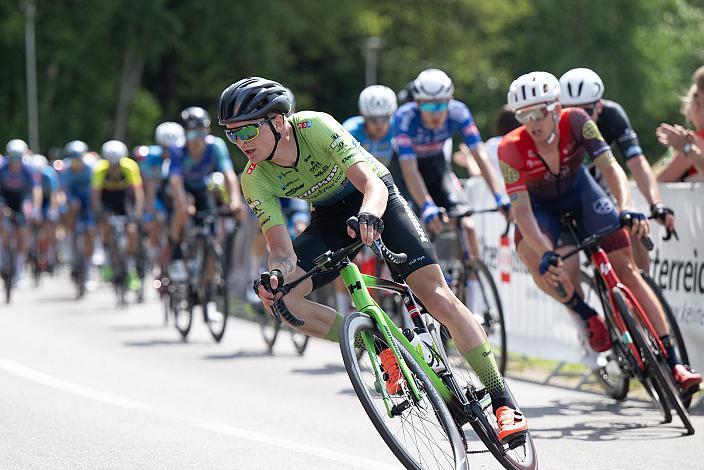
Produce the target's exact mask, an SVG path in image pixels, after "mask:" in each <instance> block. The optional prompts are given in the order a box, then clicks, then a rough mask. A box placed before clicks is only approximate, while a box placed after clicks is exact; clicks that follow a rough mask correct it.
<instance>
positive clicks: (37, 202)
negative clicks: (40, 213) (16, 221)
mask: <svg viewBox="0 0 704 470" xmlns="http://www.w3.org/2000/svg"><path fill="white" fill-rule="evenodd" d="M32 205H33V206H34V208H35V209H39V208H40V207H42V187H41V186H35V187H34V188H33V189H32Z"/></svg>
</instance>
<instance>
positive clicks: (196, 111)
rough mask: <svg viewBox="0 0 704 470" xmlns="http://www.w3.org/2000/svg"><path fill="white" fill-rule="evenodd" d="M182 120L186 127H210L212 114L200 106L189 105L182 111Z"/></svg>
mask: <svg viewBox="0 0 704 470" xmlns="http://www.w3.org/2000/svg"><path fill="white" fill-rule="evenodd" d="M181 120H182V121H183V127H185V128H186V129H196V128H198V127H210V114H208V112H207V111H206V110H205V109H203V108H201V107H200V106H189V107H188V108H186V109H184V110H183V111H181Z"/></svg>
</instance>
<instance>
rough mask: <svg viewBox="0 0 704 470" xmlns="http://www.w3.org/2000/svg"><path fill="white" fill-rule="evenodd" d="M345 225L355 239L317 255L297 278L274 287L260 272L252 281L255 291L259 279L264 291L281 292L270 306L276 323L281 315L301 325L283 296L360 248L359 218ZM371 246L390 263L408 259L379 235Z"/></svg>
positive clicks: (289, 321)
mask: <svg viewBox="0 0 704 470" xmlns="http://www.w3.org/2000/svg"><path fill="white" fill-rule="evenodd" d="M347 226H348V227H349V228H351V229H352V230H354V232H355V233H356V234H357V238H355V241H354V242H353V243H351V244H349V245H348V246H346V247H344V248H340V249H339V250H337V251H335V252H334V253H333V252H332V251H330V250H328V251H326V252H325V253H323V254H322V255H320V256H318V257H317V258H315V259H314V260H313V262H314V263H315V266H314V267H313V269H311V270H310V271H308V272H306V273H305V274H303V275H302V276H300V277H299V278H298V279H294V280H293V281H291V282H289V283H288V284H282V285H281V286H278V287H277V288H276V289H272V288H271V280H270V276H271V275H270V273H269V272H264V273H262V274H261V275H260V276H259V279H257V280H256V281H254V286H253V287H254V290H255V292H256V291H257V287H258V283H257V281H259V284H261V285H262V286H263V287H264V289H265V290H266V291H268V292H271V293H272V294H274V295H276V294H277V293H281V294H282V295H281V297H280V298H279V299H278V300H276V301H275V302H274V305H273V308H272V313H273V316H274V319H275V320H276V321H277V322H278V323H281V317H283V318H284V319H286V321H287V322H288V323H289V324H290V325H291V326H294V327H299V326H303V325H304V321H303V320H301V319H299V318H297V317H296V316H295V315H294V314H293V313H291V311H290V310H289V309H288V307H287V306H286V303H285V302H284V296H285V295H286V294H288V293H289V292H291V290H292V289H294V288H295V287H296V286H298V285H299V284H300V283H301V282H303V281H305V280H306V279H308V278H309V277H312V276H313V275H315V274H317V273H323V272H328V271H332V270H334V269H337V268H338V267H339V266H340V263H341V262H342V261H343V260H345V259H346V258H347V257H348V256H350V255H351V254H352V253H354V252H355V251H357V250H358V249H360V248H361V247H362V245H364V243H363V242H362V240H361V238H359V220H357V217H350V218H349V219H347ZM371 247H372V251H374V253H375V254H376V255H377V256H379V257H381V258H382V259H384V260H386V261H388V262H390V263H392V264H401V263H405V262H406V260H407V259H408V256H407V255H406V254H405V253H394V252H393V251H391V250H389V249H388V248H387V247H386V245H384V242H383V241H382V240H381V237H380V238H378V239H377V240H374V242H373V243H372V245H371Z"/></svg>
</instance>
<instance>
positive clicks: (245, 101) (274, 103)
mask: <svg viewBox="0 0 704 470" xmlns="http://www.w3.org/2000/svg"><path fill="white" fill-rule="evenodd" d="M289 111H291V94H290V92H289V91H288V89H287V88H286V87H284V86H283V85H282V84H280V83H278V82H275V81H273V80H268V79H266V78H261V77H248V78H244V79H242V80H240V81H238V82H236V83H233V84H232V85H230V86H229V87H227V88H226V89H225V91H223V92H222V94H221V95H220V103H219V104H218V122H219V123H220V124H221V125H223V126H224V125H225V124H232V123H235V122H240V121H249V120H252V119H259V118H265V117H268V116H270V115H272V114H288V113H289Z"/></svg>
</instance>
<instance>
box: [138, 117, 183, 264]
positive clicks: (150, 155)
mask: <svg viewBox="0 0 704 470" xmlns="http://www.w3.org/2000/svg"><path fill="white" fill-rule="evenodd" d="M185 138H186V135H185V132H184V130H183V126H181V124H179V123H176V122H170V121H167V122H162V123H161V124H159V125H158V126H157V127H156V129H155V131H154V140H155V141H156V145H149V146H146V145H143V146H140V147H138V148H137V149H136V152H137V153H138V154H139V155H140V157H142V161H141V162H140V164H139V170H140V172H141V174H142V182H143V184H144V202H145V213H144V219H143V220H144V223H145V226H146V229H147V233H148V235H149V241H150V246H149V257H150V258H151V259H152V261H153V262H154V263H155V265H160V262H157V260H159V258H160V253H161V248H162V247H161V237H160V228H161V227H162V226H163V222H164V221H165V220H166V215H167V209H169V208H170V207H171V201H170V200H168V199H169V198H168V197H167V195H166V193H167V192H168V190H167V189H166V185H167V184H168V174H169V163H170V155H169V148H170V147H182V146H183V144H184V143H185Z"/></svg>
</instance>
